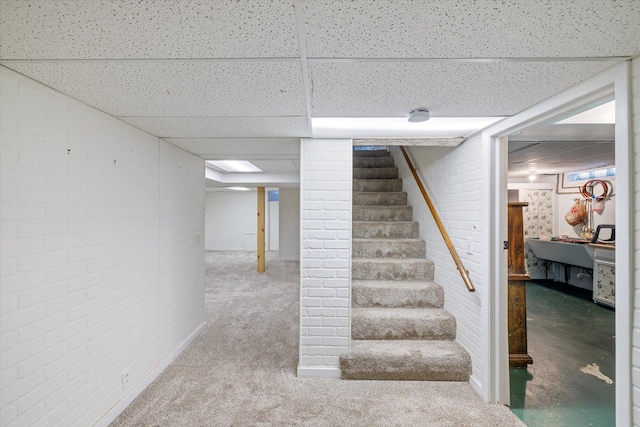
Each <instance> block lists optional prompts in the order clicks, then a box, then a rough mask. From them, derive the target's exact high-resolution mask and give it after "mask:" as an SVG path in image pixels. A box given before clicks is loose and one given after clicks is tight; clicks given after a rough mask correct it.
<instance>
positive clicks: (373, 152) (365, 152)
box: [353, 150, 391, 157]
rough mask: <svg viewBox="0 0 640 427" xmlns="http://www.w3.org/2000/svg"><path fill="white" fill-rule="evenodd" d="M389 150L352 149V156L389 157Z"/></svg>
mask: <svg viewBox="0 0 640 427" xmlns="http://www.w3.org/2000/svg"><path fill="white" fill-rule="evenodd" d="M389 156H391V153H390V152H389V150H353V157H389Z"/></svg>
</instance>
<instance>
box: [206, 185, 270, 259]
mask: <svg viewBox="0 0 640 427" xmlns="http://www.w3.org/2000/svg"><path fill="white" fill-rule="evenodd" d="M257 212H258V196H257V192H256V191H255V190H252V191H207V195H206V198H205V249H206V250H208V251H253V252H255V251H256V250H257V247H258V241H257V235H258V234H257V233H258V231H257V230H258V219H257V216H256V215H257ZM265 224H267V223H265Z"/></svg>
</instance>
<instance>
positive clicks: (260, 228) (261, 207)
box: [258, 187, 265, 273]
mask: <svg viewBox="0 0 640 427" xmlns="http://www.w3.org/2000/svg"><path fill="white" fill-rule="evenodd" d="M264 217H265V209H264V187H258V273H264Z"/></svg>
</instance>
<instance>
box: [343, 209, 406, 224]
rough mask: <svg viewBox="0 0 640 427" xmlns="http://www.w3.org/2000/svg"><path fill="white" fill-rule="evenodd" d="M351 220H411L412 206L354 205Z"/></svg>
mask: <svg viewBox="0 0 640 427" xmlns="http://www.w3.org/2000/svg"><path fill="white" fill-rule="evenodd" d="M351 215H352V219H353V221H411V219H412V218H413V207H412V206H354V207H353V210H352V213H351Z"/></svg>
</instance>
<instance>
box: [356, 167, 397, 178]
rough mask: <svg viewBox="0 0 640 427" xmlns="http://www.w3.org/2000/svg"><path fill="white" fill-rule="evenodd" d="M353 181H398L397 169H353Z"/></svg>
mask: <svg viewBox="0 0 640 427" xmlns="http://www.w3.org/2000/svg"><path fill="white" fill-rule="evenodd" d="M353 179H398V168H353Z"/></svg>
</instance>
